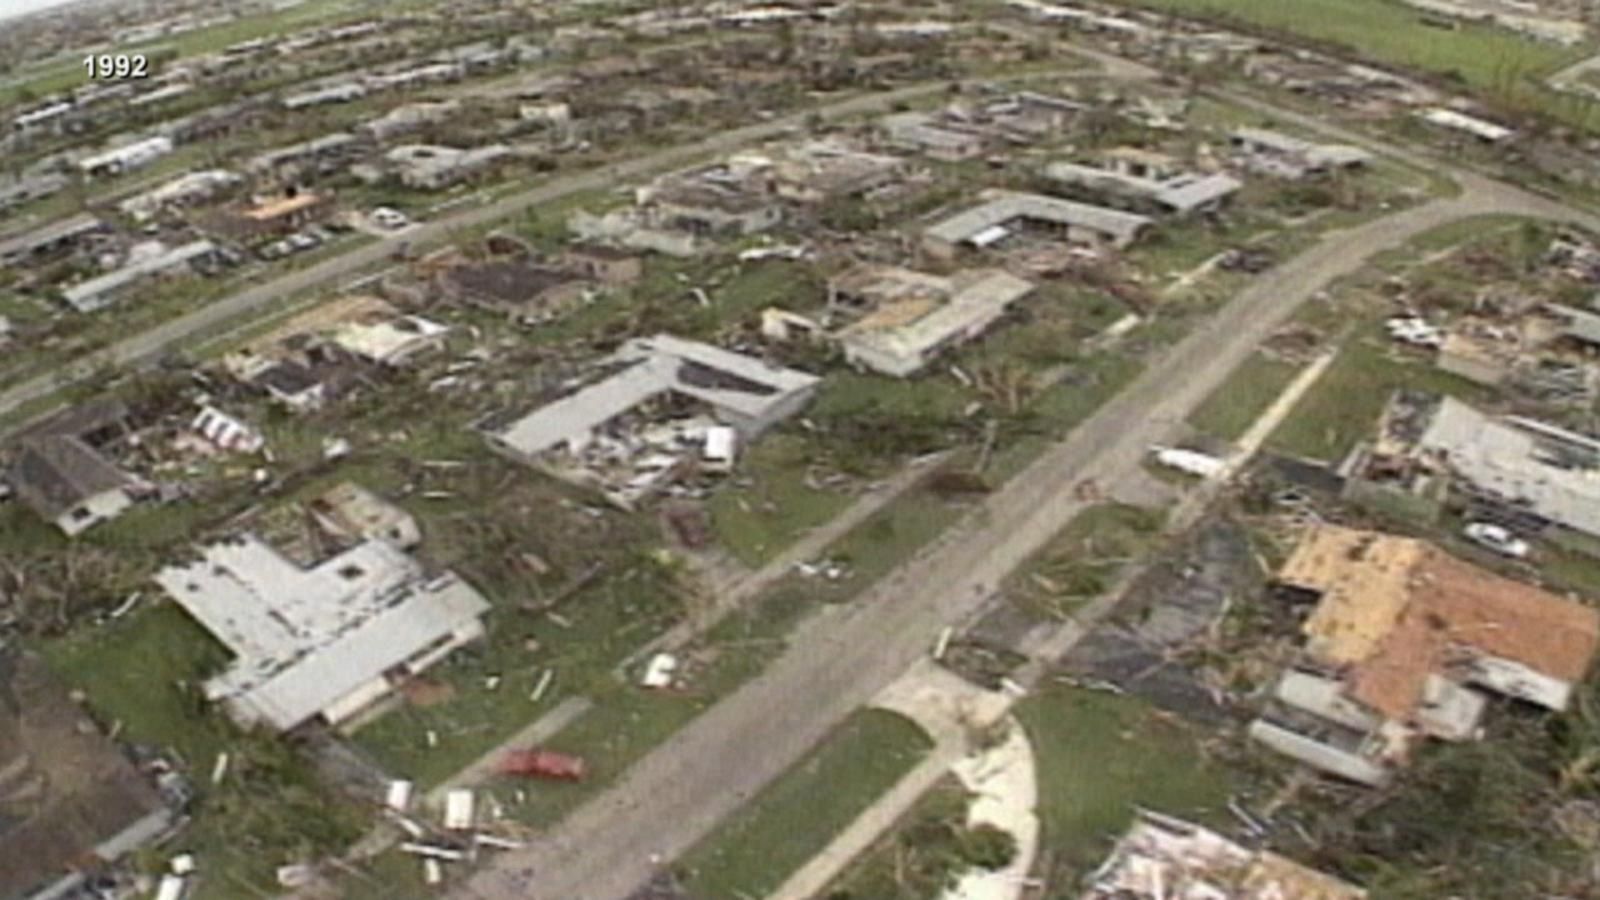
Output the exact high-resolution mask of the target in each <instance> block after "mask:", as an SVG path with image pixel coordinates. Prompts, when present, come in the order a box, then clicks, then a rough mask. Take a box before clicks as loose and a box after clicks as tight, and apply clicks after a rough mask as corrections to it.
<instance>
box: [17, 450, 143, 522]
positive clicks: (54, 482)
mask: <svg viewBox="0 0 1600 900" xmlns="http://www.w3.org/2000/svg"><path fill="white" fill-rule="evenodd" d="M20 446H21V451H20V452H19V453H18V454H17V459H16V461H15V462H14V463H13V464H12V466H11V471H10V473H9V474H8V476H7V477H8V480H9V481H10V482H11V486H12V487H13V488H14V489H15V490H16V492H17V497H18V498H19V499H21V500H22V502H23V503H26V504H27V505H28V507H29V508H30V509H32V510H33V511H34V512H36V513H38V514H39V515H40V516H42V517H43V518H45V519H49V520H52V521H53V520H55V519H58V518H60V517H61V515H62V514H63V513H66V512H68V511H69V510H72V509H74V508H76V507H78V506H79V505H81V504H82V503H83V502H84V501H86V500H89V499H91V498H93V497H98V496H99V495H101V494H104V493H106V492H107V491H114V490H118V489H121V488H124V487H127V486H128V485H129V484H130V483H131V482H132V479H130V478H129V477H128V476H127V475H126V474H125V473H123V471H122V470H121V469H119V468H117V467H116V466H115V465H114V464H112V463H111V461H110V460H107V459H106V458H105V457H104V456H101V455H100V454H99V453H98V452H96V451H95V450H94V448H92V447H90V446H89V445H88V444H85V443H84V442H83V441H81V440H79V439H78V438H77V437H74V436H70V435H60V434H45V435H38V436H35V437H30V438H24V439H23V440H22V441H21V444H20Z"/></svg>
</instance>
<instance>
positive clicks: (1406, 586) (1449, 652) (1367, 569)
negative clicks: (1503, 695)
mask: <svg viewBox="0 0 1600 900" xmlns="http://www.w3.org/2000/svg"><path fill="white" fill-rule="evenodd" d="M1278 579H1279V581H1281V582H1283V583H1285V584H1289V585H1293V586H1295V587H1301V588H1306V589H1309V590H1314V591H1317V592H1319V593H1321V594H1322V598H1321V601H1320V602H1319V604H1318V606H1317V609H1316V611H1315V612H1314V613H1313V614H1312V615H1311V617H1310V618H1309V619H1308V620H1307V621H1306V623H1305V626H1304V630H1305V633H1306V635H1307V638H1308V644H1307V650H1308V651H1309V652H1310V653H1311V654H1312V655H1313V656H1315V657H1317V658H1318V659H1320V660H1322V661H1323V662H1325V663H1328V664H1331V665H1335V666H1338V667H1341V668H1342V669H1343V671H1344V674H1345V683H1346V687H1347V689H1348V690H1349V692H1350V695H1351V696H1352V698H1354V699H1356V700H1358V701H1360V702H1361V703H1363V704H1365V705H1366V706H1368V707H1369V708H1371V709H1374V710H1376V711H1378V712H1380V713H1382V714H1384V715H1385V716H1388V717H1389V718H1391V719H1396V720H1407V719H1410V718H1412V717H1413V715H1414V714H1415V713H1416V711H1417V709H1418V708H1419V706H1420V705H1421V704H1422V703H1423V700H1424V698H1425V696H1426V690H1427V683H1428V679H1429V677H1430V676H1432V675H1434V674H1441V675H1458V676H1459V677H1462V678H1463V679H1465V678H1474V677H1476V675H1475V674H1474V673H1473V671H1472V670H1473V669H1474V667H1477V666H1479V665H1480V663H1482V662H1483V661H1485V660H1487V661H1490V662H1491V663H1492V664H1495V665H1498V666H1501V667H1506V666H1507V665H1509V666H1511V667H1514V668H1516V669H1517V670H1525V671H1527V672H1529V673H1533V674H1534V675H1536V676H1542V677H1543V678H1546V679H1550V680H1551V681H1553V682H1555V683H1558V684H1565V685H1569V686H1570V685H1572V684H1575V683H1577V682H1579V681H1582V680H1583V678H1584V676H1585V674H1586V673H1587V672H1588V670H1589V667H1590V664H1591V662H1592V661H1593V659H1594V655H1595V652H1596V650H1597V649H1600V612H1597V611H1596V610H1594V609H1592V608H1590V607H1588V606H1585V605H1583V604H1581V603H1577V602H1574V601H1572V600H1567V599H1565V598H1562V597H1558V596H1556V595H1554V594H1551V593H1550V592H1548V591H1545V590H1542V589H1540V588H1536V587H1533V586H1531V585H1526V584H1523V583H1521V582H1518V581H1513V580H1511V579H1509V578H1504V577H1502V576H1500V575H1496V574H1495V573H1493V572H1490V571H1488V570H1486V569H1482V568H1479V567H1478V566H1475V565H1472V564H1471V563H1468V562H1465V561H1463V560H1459V559H1456V558H1455V557H1452V556H1450V555H1449V554H1446V553H1445V552H1444V551H1442V550H1440V549H1439V548H1437V547H1435V546H1433V545H1431V544H1427V543H1424V542H1422V541H1419V540H1415V539H1412V538H1403V537H1396V536H1394V535H1387V534H1380V533H1377V532H1370V531H1359V530H1355V529H1350V528H1343V527H1339V526H1332V525H1325V526H1319V527H1317V528H1314V529H1312V530H1311V531H1310V532H1309V533H1308V534H1307V535H1306V536H1305V537H1304V538H1303V539H1302V540H1301V542H1300V544H1299V546H1298V547H1296V549H1295V552H1294V554H1293V555H1292V556H1291V557H1290V559H1289V561H1288V562H1287V563H1286V564H1285V565H1284V566H1283V568H1282V569H1281V570H1280V571H1279V574H1278ZM1517 696H1523V697H1524V699H1528V700H1530V701H1533V702H1539V703H1543V704H1544V705H1552V702H1557V703H1559V705H1558V706H1557V708H1560V706H1564V705H1565V691H1559V690H1558V691H1556V692H1555V693H1554V694H1545V695H1543V696H1547V697H1553V698H1555V699H1554V701H1552V702H1546V701H1545V700H1543V699H1540V697H1534V696H1527V695H1524V694H1517Z"/></svg>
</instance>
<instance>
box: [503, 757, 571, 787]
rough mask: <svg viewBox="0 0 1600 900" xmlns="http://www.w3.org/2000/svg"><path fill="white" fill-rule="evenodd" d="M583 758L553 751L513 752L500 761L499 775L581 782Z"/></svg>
mask: <svg viewBox="0 0 1600 900" xmlns="http://www.w3.org/2000/svg"><path fill="white" fill-rule="evenodd" d="M587 768H588V767H587V766H586V765H585V764H584V761H583V758H582V757H579V756H573V755H572V754H570V753H558V752H556V751H554V750H513V751H511V752H510V753H507V754H506V755H505V756H504V757H502V758H501V760H500V774H502V775H519V776H523V777H527V778H548V779H551V780H554V781H582V780H583V776H584V773H585V772H586V771H587Z"/></svg>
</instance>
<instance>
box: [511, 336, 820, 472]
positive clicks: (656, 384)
mask: <svg viewBox="0 0 1600 900" xmlns="http://www.w3.org/2000/svg"><path fill="white" fill-rule="evenodd" d="M611 362H614V363H618V364H622V365H624V366H626V367H625V368H622V369H621V370H620V371H618V372H616V373H615V374H614V375H612V376H611V377H609V378H606V379H604V380H602V381H598V382H596V383H594V384H591V385H589V386H587V387H585V388H583V389H581V390H579V391H577V392H575V393H572V394H569V395H567V396H566V397H563V398H561V399H559V400H556V401H554V402H553V403H549V404H546V405H545V406H542V407H540V408H539V409H537V410H534V411H533V412H532V413H530V414H529V415H527V416H524V417H523V418H521V419H518V420H516V421H514V422H511V423H509V424H507V425H506V426H504V427H503V428H500V429H498V430H496V431H495V432H493V433H492V434H491V435H490V436H491V438H492V439H493V441H494V442H495V444H496V445H497V446H499V447H501V448H502V449H505V450H508V451H510V452H511V453H512V454H513V455H515V456H517V457H519V458H523V459H528V460H532V459H534V458H535V457H538V456H539V455H540V454H543V453H545V452H546V451H549V450H552V449H556V448H563V447H564V448H566V449H567V450H569V451H573V450H577V449H581V448H582V447H583V446H585V445H587V444H588V443H589V442H590V441H591V440H592V439H593V437H594V435H595V432H596V430H597V429H599V428H601V427H602V426H604V425H606V424H607V423H609V422H610V421H611V420H613V419H615V418H617V417H618V416H620V415H622V414H623V413H626V412H628V411H629V410H632V409H634V408H636V407H638V406H640V405H642V404H644V403H646V402H647V401H650V400H652V399H654V398H657V397H660V396H663V395H667V394H678V395H681V396H685V397H688V398H691V399H694V400H699V401H701V402H703V403H705V404H706V405H707V406H709V407H710V408H711V409H712V411H713V412H714V414H715V415H716V417H717V418H718V419H719V420H721V421H722V422H723V423H725V424H728V425H732V426H733V427H735V428H737V429H738V430H739V432H740V434H741V435H742V436H743V437H745V438H751V437H754V436H756V435H758V434H760V433H761V432H762V431H765V430H766V429H767V428H769V427H771V426H772V425H774V424H776V423H778V422H780V421H782V420H783V419H785V418H787V417H788V416H791V415H793V414H794V413H796V412H798V411H799V410H800V408H801V407H803V406H804V405H805V404H806V403H807V402H808V401H810V399H811V395H812V394H813V393H815V392H816V387H817V384H818V383H819V382H820V381H821V379H819V378H817V377H816V376H815V375H808V374H806V373H805V372H800V371H796V370H794V369H785V368H782V367H779V366H773V365H768V364H767V363H765V362H762V361H761V360H759V359H755V358H753V357H749V356H745V355H743V354H740V353H733V352H731V351H728V350H723V349H721V348H720V347H713V346H711V345H709V344H702V343H699V342H697V341H686V340H683V339H682V338H676V337H673V336H671V335H665V334H660V335H656V336H655V337H651V338H634V339H633V340H631V341H628V342H627V343H626V344H624V345H623V346H622V347H621V348H620V349H618V350H617V352H616V354H615V355H614V356H613V357H612V359H611Z"/></svg>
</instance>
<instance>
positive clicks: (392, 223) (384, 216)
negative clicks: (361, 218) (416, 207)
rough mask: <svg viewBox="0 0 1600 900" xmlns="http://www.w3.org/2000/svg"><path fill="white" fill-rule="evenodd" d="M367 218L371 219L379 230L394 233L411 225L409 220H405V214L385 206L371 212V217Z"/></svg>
mask: <svg viewBox="0 0 1600 900" xmlns="http://www.w3.org/2000/svg"><path fill="white" fill-rule="evenodd" d="M368 218H370V219H372V221H373V223H374V224H376V225H377V226H378V227H379V228H387V229H389V230H390V231H396V230H398V229H401V228H404V227H406V226H407V225H410V224H411V220H410V219H408V218H406V214H405V213H403V212H401V211H399V210H398V209H391V208H389V207H387V206H380V207H378V208H377V209H375V210H373V211H372V215H371V216H369V217H368Z"/></svg>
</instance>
